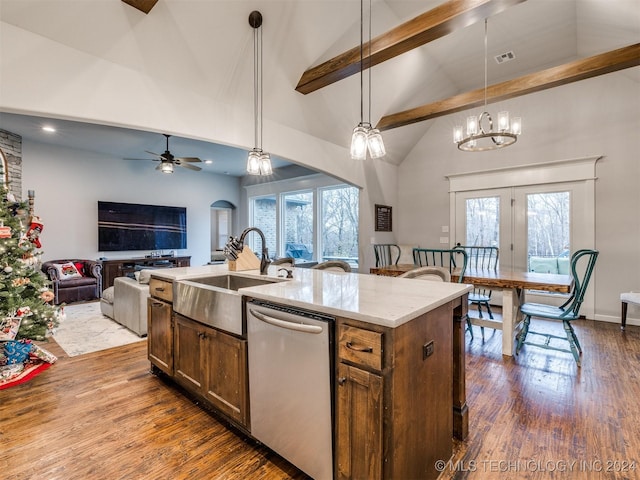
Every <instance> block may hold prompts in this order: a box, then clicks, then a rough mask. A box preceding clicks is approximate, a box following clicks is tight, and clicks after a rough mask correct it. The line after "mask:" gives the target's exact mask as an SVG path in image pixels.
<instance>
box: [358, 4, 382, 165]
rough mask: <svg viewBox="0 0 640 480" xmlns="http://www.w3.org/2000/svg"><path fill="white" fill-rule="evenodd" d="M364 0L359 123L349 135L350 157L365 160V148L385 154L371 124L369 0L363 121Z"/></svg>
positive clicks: (379, 136)
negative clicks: (366, 96)
mask: <svg viewBox="0 0 640 480" xmlns="http://www.w3.org/2000/svg"><path fill="white" fill-rule="evenodd" d="M363 25H364V0H360V123H358V125H357V126H356V127H355V128H354V129H353V134H352V135H351V158H353V159H354V160H366V159H367V149H368V150H369V156H371V158H381V157H384V156H385V155H386V153H387V152H386V150H385V148H384V142H383V141H382V135H381V134H380V130H378V129H377V128H372V126H371V0H369V55H368V58H369V72H368V73H369V111H368V114H369V115H368V116H369V121H367V122H365V121H364V101H363V75H362V68H363V50H364V46H363V43H364V33H363V32H364V26H363Z"/></svg>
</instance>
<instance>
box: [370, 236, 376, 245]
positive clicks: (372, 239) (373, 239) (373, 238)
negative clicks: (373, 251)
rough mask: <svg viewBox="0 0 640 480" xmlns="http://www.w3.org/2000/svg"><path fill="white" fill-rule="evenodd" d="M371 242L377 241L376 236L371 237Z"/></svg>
mask: <svg viewBox="0 0 640 480" xmlns="http://www.w3.org/2000/svg"><path fill="white" fill-rule="evenodd" d="M369 242H370V243H371V245H373V244H374V243H376V237H371V239H370V240H369Z"/></svg>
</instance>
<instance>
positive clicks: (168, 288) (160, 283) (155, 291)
mask: <svg viewBox="0 0 640 480" xmlns="http://www.w3.org/2000/svg"><path fill="white" fill-rule="evenodd" d="M149 295H151V296H152V297H157V298H161V299H162V300H166V301H167V302H173V284H172V283H171V282H167V281H166V280H159V279H157V278H153V277H152V278H151V279H150V280H149Z"/></svg>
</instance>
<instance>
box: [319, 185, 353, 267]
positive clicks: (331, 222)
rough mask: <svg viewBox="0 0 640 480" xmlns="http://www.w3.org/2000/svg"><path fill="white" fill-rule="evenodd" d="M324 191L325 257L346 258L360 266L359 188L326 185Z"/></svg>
mask: <svg viewBox="0 0 640 480" xmlns="http://www.w3.org/2000/svg"><path fill="white" fill-rule="evenodd" d="M321 194H322V227H321V232H322V242H321V245H322V261H326V260H344V261H346V262H347V263H349V264H350V265H351V267H352V268H357V267H358V206H359V202H358V195H359V192H358V189H357V188H354V187H348V186H342V187H336V188H326V189H323V190H322V191H321Z"/></svg>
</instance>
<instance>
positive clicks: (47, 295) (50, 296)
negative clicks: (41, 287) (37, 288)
mask: <svg viewBox="0 0 640 480" xmlns="http://www.w3.org/2000/svg"><path fill="white" fill-rule="evenodd" d="M54 297H55V295H54V294H53V292H52V291H51V290H47V291H46V292H42V293H41V294H40V298H42V300H43V301H45V302H47V303H48V302H50V301H51V300H53V299H54Z"/></svg>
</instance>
